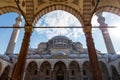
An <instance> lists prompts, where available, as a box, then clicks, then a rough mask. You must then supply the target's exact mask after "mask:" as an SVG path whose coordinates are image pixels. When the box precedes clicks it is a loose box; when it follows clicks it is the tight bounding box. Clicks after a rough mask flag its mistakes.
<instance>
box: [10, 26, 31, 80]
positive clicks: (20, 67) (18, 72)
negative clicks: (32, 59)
mask: <svg viewBox="0 0 120 80" xmlns="http://www.w3.org/2000/svg"><path fill="white" fill-rule="evenodd" d="M31 33H32V26H25V33H24V38H23V42H22V46H21V49H20V53H19V56H18V61H17V63H16V66H15V70H14V71H13V76H12V80H22V78H23V73H24V68H25V63H26V57H27V52H28V46H29V42H30V37H31Z"/></svg>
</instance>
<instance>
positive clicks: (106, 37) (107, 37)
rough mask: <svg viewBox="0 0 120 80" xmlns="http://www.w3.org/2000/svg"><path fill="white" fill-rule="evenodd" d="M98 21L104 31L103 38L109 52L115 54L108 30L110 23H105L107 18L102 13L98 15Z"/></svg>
mask: <svg viewBox="0 0 120 80" xmlns="http://www.w3.org/2000/svg"><path fill="white" fill-rule="evenodd" d="M97 16H98V23H99V24H100V30H101V32H102V35H103V39H104V41H105V45H106V48H107V52H108V53H109V54H115V53H116V52H115V50H114V47H113V44H112V41H111V38H110V35H109V32H108V29H107V28H108V25H107V24H106V23H105V18H104V17H103V16H102V13H99V14H98V15H97Z"/></svg>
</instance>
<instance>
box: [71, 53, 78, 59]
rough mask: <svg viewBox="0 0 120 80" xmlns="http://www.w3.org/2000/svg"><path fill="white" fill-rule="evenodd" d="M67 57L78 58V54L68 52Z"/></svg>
mask: <svg viewBox="0 0 120 80" xmlns="http://www.w3.org/2000/svg"><path fill="white" fill-rule="evenodd" d="M69 58H78V56H77V55H76V54H70V55H69Z"/></svg>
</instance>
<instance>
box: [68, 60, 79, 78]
mask: <svg viewBox="0 0 120 80" xmlns="http://www.w3.org/2000/svg"><path fill="white" fill-rule="evenodd" d="M69 75H70V80H80V77H81V75H80V67H79V64H78V62H77V61H72V62H71V63H70V65H69Z"/></svg>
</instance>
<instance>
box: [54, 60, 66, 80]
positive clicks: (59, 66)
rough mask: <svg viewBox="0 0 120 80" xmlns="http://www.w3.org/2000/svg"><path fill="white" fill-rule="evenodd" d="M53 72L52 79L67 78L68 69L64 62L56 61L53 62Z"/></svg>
mask: <svg viewBox="0 0 120 80" xmlns="http://www.w3.org/2000/svg"><path fill="white" fill-rule="evenodd" d="M53 72H54V73H53V74H54V80H67V76H68V74H67V73H68V71H67V68H66V65H65V63H64V62H62V61H58V62H57V63H55V65H54V69H53Z"/></svg>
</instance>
